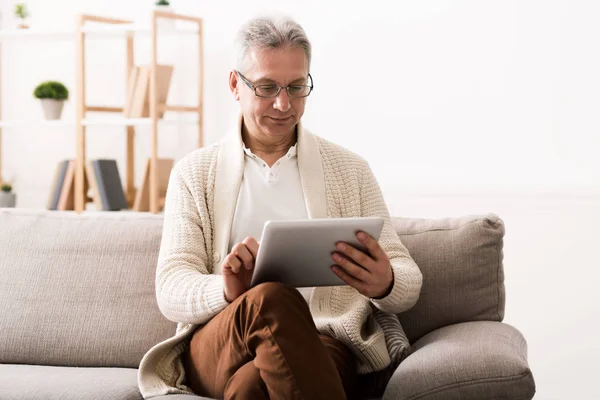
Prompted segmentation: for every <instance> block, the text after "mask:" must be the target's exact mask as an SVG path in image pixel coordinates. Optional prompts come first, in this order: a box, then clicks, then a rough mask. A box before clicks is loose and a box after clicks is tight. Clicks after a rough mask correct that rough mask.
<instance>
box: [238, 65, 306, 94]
mask: <svg viewBox="0 0 600 400" xmlns="http://www.w3.org/2000/svg"><path fill="white" fill-rule="evenodd" d="M235 72H236V73H237V74H238V76H239V77H240V79H241V80H242V82H244V83H245V84H246V86H248V87H249V88H250V89H252V90H253V91H254V95H255V96H256V97H260V98H261V99H274V98H275V97H277V96H279V93H281V89H285V91H286V93H287V95H288V97H289V98H290V99H303V98H305V97H308V96H309V95H310V94H311V93H312V91H313V89H314V85H313V78H312V76H311V75H310V73H309V74H308V77H309V79H310V85H287V86H279V85H277V84H275V83H269V84H265V85H254V84H252V82H250V80H248V78H246V77H245V76H244V75H242V73H241V72H240V71H238V70H235ZM261 86H277V93H275V94H274V95H273V96H260V95H259V94H258V93H256V89H257V88H259V87H261ZM290 86H305V87H308V88H310V90H309V92H308V94H306V95H305V96H292V95H290Z"/></svg>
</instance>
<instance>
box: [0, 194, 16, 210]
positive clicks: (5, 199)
mask: <svg viewBox="0 0 600 400" xmlns="http://www.w3.org/2000/svg"><path fill="white" fill-rule="evenodd" d="M16 203H17V195H16V194H14V193H10V192H8V193H7V192H0V208H3V207H14V206H15V204H16Z"/></svg>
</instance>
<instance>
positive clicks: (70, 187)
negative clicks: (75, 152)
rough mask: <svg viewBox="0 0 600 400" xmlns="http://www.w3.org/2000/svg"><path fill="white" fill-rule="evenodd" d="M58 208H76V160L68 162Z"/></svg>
mask: <svg viewBox="0 0 600 400" xmlns="http://www.w3.org/2000/svg"><path fill="white" fill-rule="evenodd" d="M56 209H57V210H60V211H66V210H73V209H75V160H69V162H68V165H67V170H66V172H65V179H64V181H63V184H62V188H61V191H60V197H59V199H58V206H57V208H56Z"/></svg>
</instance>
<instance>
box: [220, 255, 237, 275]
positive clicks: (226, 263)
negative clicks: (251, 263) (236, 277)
mask: <svg viewBox="0 0 600 400" xmlns="http://www.w3.org/2000/svg"><path fill="white" fill-rule="evenodd" d="M241 267H242V262H241V260H240V259H239V258H237V257H236V256H235V255H234V254H232V253H231V254H228V255H227V257H225V260H223V269H224V270H230V271H231V272H233V273H234V274H237V273H238V272H240V268H241Z"/></svg>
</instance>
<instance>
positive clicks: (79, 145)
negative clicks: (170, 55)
mask: <svg viewBox="0 0 600 400" xmlns="http://www.w3.org/2000/svg"><path fill="white" fill-rule="evenodd" d="M161 19H166V20H175V21H185V22H189V23H191V25H192V26H195V28H194V29H180V28H170V29H168V30H163V29H162V28H161V29H159V20H161ZM150 22H151V24H150V27H149V28H146V27H140V26H136V25H135V24H133V23H132V22H131V21H127V20H121V19H115V18H106V17H98V16H94V15H85V14H82V15H79V16H78V20H77V29H76V32H75V34H73V32H72V31H65V30H61V31H50V30H37V31H36V30H12V31H10V30H9V31H0V67H1V54H2V48H1V46H2V41H3V40H13V39H23V40H41V39H50V40H72V39H73V38H75V43H76V57H75V62H76V67H77V68H76V74H77V76H76V81H75V90H74V92H75V106H76V112H75V121H72V122H70V121H63V120H60V121H43V120H42V121H4V120H2V98H1V96H0V184H2V128H10V127H20V126H29V127H30V126H34V127H35V126H45V127H71V128H73V127H74V128H75V129H76V153H75V154H76V156H75V159H76V173H75V211H76V212H78V213H81V212H83V211H84V210H85V208H86V203H87V202H89V201H91V199H89V198H87V194H86V190H87V182H86V177H85V163H86V133H87V132H86V128H87V127H88V126H92V125H113V126H123V127H125V129H126V152H127V154H126V169H125V187H124V191H125V197H126V199H127V202H128V204H129V207H131V206H132V205H133V202H134V199H135V194H136V188H135V185H134V165H135V159H134V147H135V127H136V126H144V125H145V126H150V127H151V154H150V179H149V183H150V185H149V187H150V212H153V213H157V212H159V211H160V207H161V204H163V203H164V199H160V198H159V183H158V171H157V166H158V129H159V123H160V124H169V123H178V124H179V123H182V122H184V121H169V120H168V119H159V118H158V116H159V114H160V113H162V112H165V111H172V112H183V113H194V114H196V115H197V119H196V120H195V121H185V122H184V123H195V124H197V128H198V147H202V146H203V145H204V143H203V112H202V110H203V86H204V76H203V37H202V19H201V18H197V17H191V16H187V15H180V14H173V13H167V12H161V11H154V12H153V13H152V17H151V21H150ZM90 23H92V24H90ZM188 25H189V24H188ZM159 32H160V35H178V34H192V35H197V38H198V48H197V53H198V54H197V55H198V104H197V105H195V106H184V105H168V104H160V103H159V102H158V96H157V74H156V70H157V69H156V65H157V55H158V54H157V52H158V49H157V47H158V46H157V41H158V36H159ZM91 35H94V36H95V35H100V37H102V36H115V35H120V36H123V37H124V40H125V41H126V46H127V47H126V49H127V50H126V57H125V60H124V66H125V74H126V75H125V76H126V79H125V82H127V78H128V77H129V73H130V71H131V68H132V67H133V66H134V45H135V37H136V36H138V35H142V36H143V35H149V36H150V38H151V49H150V52H151V60H150V64H149V67H150V88H149V89H150V90H149V109H150V117H149V118H125V117H123V116H122V115H123V110H124V107H109V106H102V105H89V104H87V103H86V101H85V94H86V71H85V56H86V40H85V39H86V38H87V37H89V36H91ZM0 82H1V70H0ZM125 86H127V85H125ZM128 96H129V93H126V97H125V98H126V99H127V98H128ZM94 112H103V113H107V112H108V113H114V114H115V115H116V116H115V117H111V118H106V117H98V118H93V117H89V115H88V114H89V113H94Z"/></svg>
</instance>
